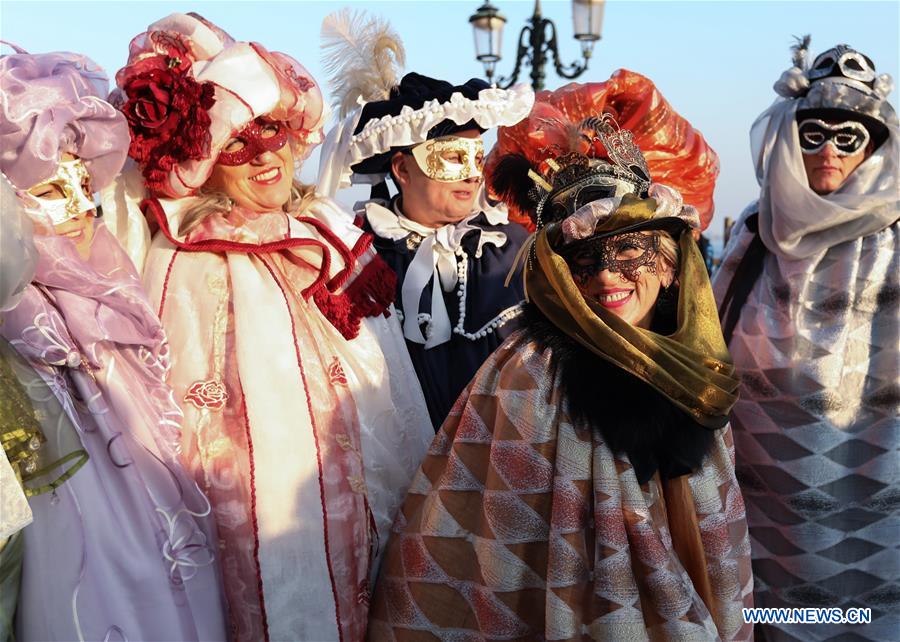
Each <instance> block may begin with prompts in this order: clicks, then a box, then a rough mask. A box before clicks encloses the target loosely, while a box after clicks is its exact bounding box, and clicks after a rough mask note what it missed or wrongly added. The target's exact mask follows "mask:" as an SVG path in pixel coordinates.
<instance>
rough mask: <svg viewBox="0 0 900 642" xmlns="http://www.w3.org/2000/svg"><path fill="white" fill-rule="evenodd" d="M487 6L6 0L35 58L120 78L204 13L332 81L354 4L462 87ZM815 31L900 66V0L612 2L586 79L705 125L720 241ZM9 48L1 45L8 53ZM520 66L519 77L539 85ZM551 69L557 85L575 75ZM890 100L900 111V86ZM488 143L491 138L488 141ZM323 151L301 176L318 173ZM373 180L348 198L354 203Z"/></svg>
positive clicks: (823, 40)
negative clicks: (479, 16)
mask: <svg viewBox="0 0 900 642" xmlns="http://www.w3.org/2000/svg"><path fill="white" fill-rule="evenodd" d="M482 1H483V0H465V1H460V0H440V1H438V0H410V1H396V0H394V1H383V0H369V1H366V2H340V1H331V2H322V1H302V2H301V1H296V0H295V1H287V0H285V1H280V2H272V1H257V2H246V1H244V2H241V1H235V2H223V1H221V0H219V1H216V2H199V1H194V2H185V1H178V2H172V1H169V0H160V1H156V2H140V1H128V2H124V1H107V2H85V1H78V0H72V1H66V2H41V1H38V0H29V1H27V2H25V1H14V0H0V39H3V40H7V41H10V42H13V43H15V44H17V45H19V46H20V47H22V48H24V49H26V50H27V51H29V52H30V53H40V52H47V51H61V50H65V51H74V52H78V53H83V54H86V55H88V56H89V57H91V58H93V59H94V60H95V61H96V62H97V63H98V64H99V65H100V66H102V67H103V68H104V69H105V70H106V71H107V73H108V74H109V75H110V77H111V78H112V77H113V76H114V75H115V72H116V71H117V70H118V69H119V68H120V67H121V66H122V65H123V64H124V63H125V60H126V58H127V54H128V43H129V41H130V40H131V39H132V38H133V37H134V36H136V35H137V34H139V33H141V32H142V31H144V30H145V29H146V27H147V26H148V25H150V24H151V23H152V22H155V21H156V20H158V19H160V18H162V17H164V16H166V15H168V14H170V13H173V12H182V13H184V12H188V11H195V12H197V13H200V14H202V15H203V16H204V17H206V18H207V19H208V20H210V21H212V22H214V23H216V24H217V25H219V26H220V27H222V28H223V29H225V30H226V31H228V32H229V33H230V34H231V35H232V36H234V37H235V38H236V39H238V40H253V41H257V42H260V43H261V44H263V45H264V46H265V47H267V48H268V49H270V50H278V51H284V52H286V53H288V54H290V55H292V56H293V57H295V58H297V59H298V60H299V61H300V62H301V63H302V64H303V65H304V66H305V67H306V68H307V69H308V70H309V72H310V73H311V74H312V75H313V77H314V78H315V79H316V80H317V81H319V82H320V84H322V85H323V86H324V90H325V93H326V97H327V96H328V93H329V92H328V89H327V84H326V76H325V74H324V72H323V68H322V63H321V60H320V51H319V30H320V26H321V23H322V19H323V18H324V17H325V16H326V15H328V14H329V13H331V12H333V11H337V10H339V9H341V8H343V7H350V8H352V9H362V10H365V11H367V12H369V13H373V14H377V15H381V16H383V17H385V18H387V19H388V20H389V21H390V22H391V24H392V25H393V27H394V28H395V30H396V31H397V32H398V33H399V35H400V37H401V38H402V40H403V43H404V46H405V48H406V55H407V65H406V71H417V72H419V73H423V74H426V75H429V76H432V77H436V78H441V79H444V80H449V81H452V82H454V83H455V84H456V83H461V82H464V81H465V80H467V79H468V78H471V77H473V76H483V68H482V66H481V64H480V63H478V62H477V61H476V60H475V50H474V43H473V36H472V28H471V26H470V25H469V22H468V18H469V16H470V15H471V14H472V13H473V12H474V11H475V10H476V9H477V8H478V7H479V6H480V5H481V3H482ZM492 3H493V4H494V5H496V6H497V7H499V9H500V11H501V12H502V13H503V14H504V15H505V16H506V18H507V19H508V22H507V25H506V30H505V33H504V48H503V56H504V57H503V60H502V61H501V62H500V63H498V73H499V74H500V75H507V74H508V73H509V72H510V71H511V70H512V67H513V63H514V58H515V42H516V41H517V36H518V33H519V30H520V29H521V28H522V26H524V25H525V21H526V19H527V18H528V17H529V16H530V15H531V12H532V10H533V7H534V3H533V1H531V0H521V1H520V0H492ZM541 5H542V9H543V14H544V16H545V17H548V18H550V19H552V20H553V21H554V22H555V23H556V25H557V34H558V40H559V48H560V55H561V58H562V59H563V61H564V62H567V63H569V62H573V61H575V60H576V59H578V58H579V57H580V55H581V54H580V48H579V45H578V43H577V42H576V41H575V40H574V39H573V38H572V18H571V15H572V10H571V3H570V2H568V1H564V0H559V1H554V0H544V1H543V2H542V3H541ZM807 33H808V34H811V35H812V45H811V47H810V49H811V53H812V55H813V56H815V55H817V54H818V53H820V52H822V51H824V50H826V49H828V48H830V47H832V46H834V45H835V44H838V43H847V44H849V45H851V46H853V47H855V48H857V49H859V50H860V51H862V52H863V53H865V54H866V55H868V56H869V57H870V58H872V59H873V60H874V61H875V64H876V67H877V69H878V72H879V73H882V72H887V73H889V74H891V75H892V76H893V77H894V78H895V80H896V79H897V78H898V72H900V1H898V0H886V1H881V2H863V1H856V0H854V1H849V2H847V1H844V2H828V1H822V0H818V1H815V0H810V1H802V2H796V1H795V2H775V1H753V2H731V1H721V0H720V1H695V2H684V1H679V0H672V1H662V0H657V1H655V2H648V1H645V0H608V1H607V4H606V12H605V17H604V23H603V36H602V39H601V40H600V41H599V42H598V43H597V44H596V47H595V48H594V55H593V57H592V58H591V61H590V67H589V69H588V71H587V72H586V73H585V74H583V75H582V76H581V77H580V78H579V79H578V80H579V81H590V82H597V81H602V80H606V79H607V78H609V76H610V75H611V73H612V72H613V71H615V70H616V69H619V68H626V69H630V70H632V71H636V72H639V73H641V74H643V75H645V76H648V77H649V78H650V79H651V80H653V81H654V82H655V83H656V85H657V87H658V88H659V90H660V91H661V93H662V94H663V96H665V98H666V99H667V100H668V101H669V102H670V103H671V105H672V106H673V108H674V109H675V110H676V111H678V112H679V113H680V114H681V115H682V116H684V117H685V118H687V119H688V120H689V121H690V122H691V124H692V125H693V126H694V127H696V128H697V129H699V130H700V131H701V132H702V133H703V135H704V136H705V137H706V139H707V141H708V142H709V143H710V144H711V146H712V147H713V149H715V150H716V152H717V153H718V155H719V160H720V164H721V174H720V176H719V180H718V183H717V185H716V192H715V203H716V214H715V217H714V219H713V222H712V224H711V225H710V227H709V229H708V231H707V233H708V235H709V236H710V237H711V238H712V239H713V241H714V243H716V242H717V241H718V239H720V238H721V235H722V226H723V221H724V218H725V217H726V216H730V217H732V218H735V217H737V216H738V215H739V214H740V212H741V211H742V210H743V209H744V207H745V206H746V205H748V204H749V203H750V202H751V201H752V200H754V199H755V198H756V196H757V194H758V190H759V186H758V184H757V182H756V177H755V175H754V172H753V167H752V162H751V158H750V145H749V130H750V125H751V124H752V123H753V121H754V119H755V118H756V117H757V116H758V115H759V114H760V113H761V112H762V111H763V110H764V109H766V108H767V107H768V106H769V105H770V104H771V103H772V101H773V100H774V99H775V93H774V91H773V90H772V85H773V83H774V82H775V81H776V80H778V77H779V76H780V75H781V72H782V71H784V70H786V69H787V68H788V67H790V66H791V58H790V51H789V47H790V45H791V44H792V43H793V36H800V35H803V34H807ZM8 52H9V50H8V49H7V48H6V47H4V53H8ZM527 74H528V70H527V69H523V72H522V77H521V78H520V80H524V81H527V80H528V75H527ZM567 82H569V81H566V80H564V79H562V78H559V77H557V76H556V75H555V72H554V71H553V70H552V68H548V69H547V80H546V84H547V87H548V88H550V89H552V88H555V87H559V86H562V85H563V84H565V83H567ZM891 102H892V104H893V105H894V106H895V107H896V106H898V91H897V89H896V88H895V89H894V91H893V93H892V95H891ZM485 140H486V143H487V144H488V145H490V144H492V143H493V140H494V139H493V137H491V136H486V137H485ZM317 165H318V153H314V154H313V155H312V156H311V157H310V158H309V159H308V160H307V161H306V164H305V165H304V168H303V170H302V172H301V178H302V179H304V180H306V181H307V182H311V181H313V180H314V179H315V176H316V168H317ZM362 189H363V188H353V189H351V190H345V191H344V192H341V193H339V195H338V200H340V201H342V202H344V203H346V204H348V205H349V204H352V203H353V202H354V201H355V200H358V199H359V198H362V197H364V196H365V193H366V192H365V191H362Z"/></svg>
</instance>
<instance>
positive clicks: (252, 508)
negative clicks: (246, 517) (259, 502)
mask: <svg viewBox="0 0 900 642" xmlns="http://www.w3.org/2000/svg"><path fill="white" fill-rule="evenodd" d="M241 407H242V409H243V411H244V426H246V433H247V450H248V451H249V454H250V514H251V516H252V518H253V559H254V561H255V562H256V592H257V594H258V595H259V606H260V615H261V616H262V624H263V635H264V636H265V639H266V642H268V640H269V620H268V617H267V615H266V597H265V593H264V591H263V579H262V567H261V566H260V564H259V521H258V520H257V517H256V461H254V459H253V437H252V436H251V434H250V417H249V415H248V414H247V398H246V397H245V396H244V389H243V387H242V388H241Z"/></svg>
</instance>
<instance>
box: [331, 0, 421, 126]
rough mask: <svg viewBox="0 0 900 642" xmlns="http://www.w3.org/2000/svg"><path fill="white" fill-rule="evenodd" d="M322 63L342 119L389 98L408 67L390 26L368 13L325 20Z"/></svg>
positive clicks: (347, 13)
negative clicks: (361, 105) (367, 104)
mask: <svg viewBox="0 0 900 642" xmlns="http://www.w3.org/2000/svg"><path fill="white" fill-rule="evenodd" d="M321 35H322V61H323V64H324V67H325V72H326V73H327V74H328V76H329V81H328V82H329V85H330V88H331V93H332V96H333V97H334V98H333V102H332V104H333V106H334V107H335V109H337V110H338V111H339V114H340V117H341V118H343V117H344V116H346V115H347V114H348V113H350V112H351V111H352V110H353V109H355V108H356V107H357V106H358V104H359V99H360V98H362V100H364V101H366V102H370V101H374V100H385V99H387V98H390V94H391V89H392V88H393V87H395V86H396V85H397V84H398V83H399V82H400V79H399V75H400V72H401V71H402V69H403V66H404V65H405V64H406V52H405V51H404V49H403V43H402V42H401V41H400V37H399V36H398V35H397V33H396V32H395V31H394V30H393V28H392V27H391V25H390V24H389V23H388V22H387V21H386V20H384V19H383V18H379V17H375V16H373V17H369V16H367V15H366V14H365V12H362V11H360V12H354V11H351V10H350V9H342V10H341V11H337V12H335V13H332V14H330V15H328V16H326V17H325V20H323V21H322V34H321Z"/></svg>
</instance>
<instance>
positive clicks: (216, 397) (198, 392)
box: [184, 380, 228, 410]
mask: <svg viewBox="0 0 900 642" xmlns="http://www.w3.org/2000/svg"><path fill="white" fill-rule="evenodd" d="M184 400H185V401H189V402H191V403H192V404H193V405H194V407H195V408H197V409H203V408H209V409H210V410H221V409H222V408H224V407H225V402H226V401H228V393H227V392H226V391H225V386H223V385H222V384H221V383H219V382H218V381H213V380H210V381H195V382H194V383H193V384H191V387H190V388H189V389H188V391H187V394H186V395H185V396H184Z"/></svg>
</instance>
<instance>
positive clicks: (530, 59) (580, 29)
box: [469, 0, 605, 91]
mask: <svg viewBox="0 0 900 642" xmlns="http://www.w3.org/2000/svg"><path fill="white" fill-rule="evenodd" d="M604 1H605V0H572V22H573V23H574V26H575V39H576V40H578V41H579V42H581V56H582V60H581V61H577V60H576V61H575V62H573V63H572V64H570V65H565V64H563V63H561V62H560V60H559V49H558V47H557V42H556V25H555V24H553V21H552V20H550V19H549V18H544V17H543V16H542V15H541V0H535V3H534V13H533V14H532V16H531V18H529V19H528V24H526V25H525V26H524V27H523V28H522V31H521V32H520V33H519V46H518V50H517V51H516V65H515V67H514V68H513V71H512V74H511V75H510V76H509V77H503V78H498V79H497V80H496V82H495V81H494V71H495V69H496V66H497V63H498V62H499V61H500V59H501V57H502V54H501V48H502V47H501V45H502V41H503V27H504V25H505V24H506V18H504V17H503V16H502V15H501V14H500V11H499V10H498V9H497V7H495V6H494V5H492V4H491V3H490V0H487V1H486V2H485V3H484V4H483V5H481V6H480V7H479V8H478V10H477V11H476V12H475V13H474V14H472V16H471V17H470V18H469V22H470V23H471V24H472V28H473V30H474V32H475V57H476V58H477V59H478V60H480V61H481V62H482V63H483V64H484V73H485V75H486V76H487V79H488V81H490V82H495V84H497V85H499V86H500V87H503V88H504V89H505V88H507V87H509V86H511V85H512V84H513V83H515V82H516V80H518V79H519V72H520V71H521V69H522V63H523V62H525V63H527V64H528V65H529V66H530V67H531V85H532V87H534V89H535V91H537V90H539V89H543V88H544V78H545V74H544V64H545V63H546V62H547V60H548V59H549V58H550V57H552V58H553V67H554V68H555V69H556V73H557V74H559V75H560V76H562V77H563V78H577V77H578V76H580V75H581V74H582V73H584V71H585V70H586V69H587V67H588V60H590V57H591V53H592V52H593V50H594V43H595V42H597V41H598V40H600V31H601V29H602V28H603V5H604Z"/></svg>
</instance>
